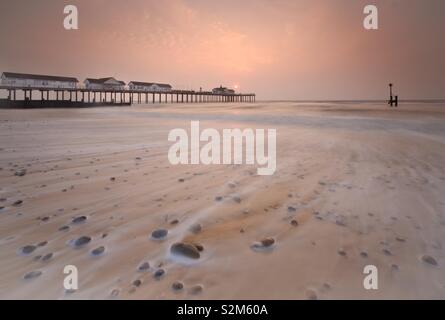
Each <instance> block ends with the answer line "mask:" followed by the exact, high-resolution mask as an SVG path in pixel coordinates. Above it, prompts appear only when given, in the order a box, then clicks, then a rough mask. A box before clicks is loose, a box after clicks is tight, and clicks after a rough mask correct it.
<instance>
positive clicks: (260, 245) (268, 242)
mask: <svg viewBox="0 0 445 320" xmlns="http://www.w3.org/2000/svg"><path fill="white" fill-rule="evenodd" d="M274 244H275V239H274V238H264V239H262V240H261V241H259V242H255V243H254V244H252V245H251V248H252V249H253V250H265V249H270V248H272V246H273V245H274Z"/></svg>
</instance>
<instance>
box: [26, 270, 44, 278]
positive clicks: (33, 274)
mask: <svg viewBox="0 0 445 320" xmlns="http://www.w3.org/2000/svg"><path fill="white" fill-rule="evenodd" d="M41 275H42V271H31V272H28V273H27V274H25V275H24V276H23V279H25V280H31V279H35V278H38V277H40V276H41Z"/></svg>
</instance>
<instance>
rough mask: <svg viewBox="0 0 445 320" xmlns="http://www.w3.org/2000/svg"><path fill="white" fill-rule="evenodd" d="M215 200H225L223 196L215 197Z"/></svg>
mask: <svg viewBox="0 0 445 320" xmlns="http://www.w3.org/2000/svg"><path fill="white" fill-rule="evenodd" d="M215 201H218V202H221V201H223V197H221V196H217V197H215Z"/></svg>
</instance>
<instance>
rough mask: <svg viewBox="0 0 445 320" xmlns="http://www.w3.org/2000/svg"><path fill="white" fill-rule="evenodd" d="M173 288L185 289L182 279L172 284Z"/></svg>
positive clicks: (176, 289)
mask: <svg viewBox="0 0 445 320" xmlns="http://www.w3.org/2000/svg"><path fill="white" fill-rule="evenodd" d="M172 289H173V290H174V291H181V290H182V289H184V284H183V283H182V282H180V281H176V282H174V283H173V284H172Z"/></svg>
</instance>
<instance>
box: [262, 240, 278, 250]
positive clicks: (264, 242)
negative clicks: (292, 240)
mask: <svg viewBox="0 0 445 320" xmlns="http://www.w3.org/2000/svg"><path fill="white" fill-rule="evenodd" d="M261 244H262V245H263V247H265V248H268V247H271V246H273V245H274V244H275V239H274V238H265V239H263V240H261Z"/></svg>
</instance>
